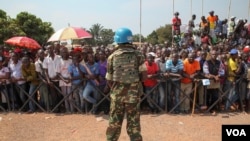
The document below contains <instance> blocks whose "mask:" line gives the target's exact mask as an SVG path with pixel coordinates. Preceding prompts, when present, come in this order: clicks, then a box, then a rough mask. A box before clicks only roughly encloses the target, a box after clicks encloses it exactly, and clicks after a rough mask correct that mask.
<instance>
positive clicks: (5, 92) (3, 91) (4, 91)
mask: <svg viewBox="0 0 250 141" xmlns="http://www.w3.org/2000/svg"><path fill="white" fill-rule="evenodd" d="M0 92H1V93H0V94H3V95H4V97H5V100H6V102H7V109H5V108H4V107H2V106H1V105H0V109H1V110H2V111H4V112H6V111H7V110H8V111H10V110H11V107H10V100H9V94H8V89H7V86H6V83H2V84H1V85H0ZM1 102H2V101H1Z"/></svg>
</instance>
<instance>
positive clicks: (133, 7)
mask: <svg viewBox="0 0 250 141" xmlns="http://www.w3.org/2000/svg"><path fill="white" fill-rule="evenodd" d="M230 1H231V6H230ZM249 1H250V0H0V3H1V4H0V9H1V10H3V11H5V12H6V13H7V15H8V16H10V17H11V18H16V15H17V14H19V13H20V12H24V11H25V12H28V13H29V14H32V15H35V16H36V17H37V18H41V19H42V21H43V22H51V23H52V27H53V28H54V30H55V31H57V30H59V29H61V28H64V27H67V26H69V25H70V26H75V27H83V28H86V29H89V28H91V26H92V25H94V24H97V23H99V24H101V26H103V27H104V28H106V29H112V30H113V31H115V30H116V29H117V28H120V27H128V28H130V29H131V30H132V32H133V34H140V33H141V34H142V35H143V36H144V37H146V36H148V35H149V34H150V33H152V31H153V30H156V29H157V28H159V27H161V26H165V24H171V19H172V18H173V13H174V12H176V11H178V12H179V13H180V16H179V17H180V18H181V20H182V24H183V25H184V24H187V23H188V20H190V19H191V15H192V14H196V16H197V18H196V20H195V23H196V24H198V23H199V22H200V17H201V16H202V15H204V16H206V17H207V16H208V12H209V11H211V10H213V11H214V12H215V15H218V16H219V19H225V18H228V17H231V16H236V19H238V18H243V19H248V21H250V19H249V7H250V6H249ZM140 23H141V24H140Z"/></svg>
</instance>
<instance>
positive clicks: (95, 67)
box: [84, 63, 100, 85]
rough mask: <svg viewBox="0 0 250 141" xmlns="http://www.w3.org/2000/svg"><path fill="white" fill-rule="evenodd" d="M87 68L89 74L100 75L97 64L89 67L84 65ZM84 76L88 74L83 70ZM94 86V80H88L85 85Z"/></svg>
mask: <svg viewBox="0 0 250 141" xmlns="http://www.w3.org/2000/svg"><path fill="white" fill-rule="evenodd" d="M86 65H87V67H88V68H89V70H90V71H91V73H92V74H93V75H99V74H100V68H99V64H98V63H94V64H93V65H90V64H89V63H86ZM84 73H86V74H88V72H87V71H86V69H85V72H84ZM90 83H91V84H94V85H95V81H94V80H88V81H87V84H90Z"/></svg>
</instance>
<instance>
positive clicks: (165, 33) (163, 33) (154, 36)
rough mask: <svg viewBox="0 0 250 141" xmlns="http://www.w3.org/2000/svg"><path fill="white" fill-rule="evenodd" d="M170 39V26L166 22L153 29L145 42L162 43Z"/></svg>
mask: <svg viewBox="0 0 250 141" xmlns="http://www.w3.org/2000/svg"><path fill="white" fill-rule="evenodd" d="M171 40H172V26H171V25H170V24H166V25H165V26H161V27H159V28H157V29H156V30H154V31H153V32H152V33H151V34H149V35H148V37H147V42H149V43H151V44H163V43H165V42H166V41H167V42H169V41H171Z"/></svg>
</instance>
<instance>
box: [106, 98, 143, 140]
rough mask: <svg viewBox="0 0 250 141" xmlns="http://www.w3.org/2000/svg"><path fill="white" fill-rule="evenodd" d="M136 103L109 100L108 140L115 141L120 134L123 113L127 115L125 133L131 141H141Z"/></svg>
mask: <svg viewBox="0 0 250 141" xmlns="http://www.w3.org/2000/svg"><path fill="white" fill-rule="evenodd" d="M139 108H140V106H139V104H138V103H121V102H114V101H111V105H110V113H109V127H108V128H107V131H106V135H107V140H108V141H117V140H118V139H119V136H120V134H121V127H122V122H123V118H124V115H125V113H126V116H127V133H128V135H129V137H130V140H131V141H142V136H141V126H140V112H139Z"/></svg>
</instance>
